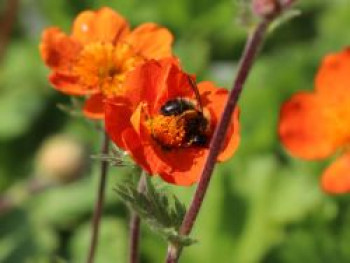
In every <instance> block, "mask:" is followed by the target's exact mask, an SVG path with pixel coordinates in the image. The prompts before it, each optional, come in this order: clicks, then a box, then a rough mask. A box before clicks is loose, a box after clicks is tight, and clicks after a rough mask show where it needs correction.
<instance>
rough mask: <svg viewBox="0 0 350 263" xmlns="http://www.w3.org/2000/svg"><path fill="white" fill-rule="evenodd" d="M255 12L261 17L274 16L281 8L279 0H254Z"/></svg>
mask: <svg viewBox="0 0 350 263" xmlns="http://www.w3.org/2000/svg"><path fill="white" fill-rule="evenodd" d="M252 8H253V12H254V14H256V15H257V16H260V17H266V18H268V17H272V16H274V15H276V14H278V13H279V12H280V10H281V3H280V1H279V0H253V6H252Z"/></svg>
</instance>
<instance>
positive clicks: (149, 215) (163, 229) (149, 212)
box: [115, 179, 196, 246]
mask: <svg viewBox="0 0 350 263" xmlns="http://www.w3.org/2000/svg"><path fill="white" fill-rule="evenodd" d="M115 191H116V193H117V194H118V196H119V198H121V199H122V200H123V201H124V202H125V203H126V204H127V205H128V206H129V207H130V208H131V209H132V210H133V211H135V212H136V213H137V214H138V215H139V216H140V217H141V218H142V219H143V220H144V221H145V222H146V223H148V225H149V227H150V228H151V229H152V230H154V231H155V232H157V233H158V234H160V235H161V236H162V237H163V238H165V239H166V240H168V241H169V242H173V243H177V244H180V245H182V246H188V245H191V244H193V243H195V242H196V241H195V240H193V239H192V238H190V237H187V236H182V235H180V234H179V233H178V230H179V228H180V225H181V223H182V220H183V217H184V215H185V213H186V207H185V205H184V204H182V203H181V202H180V200H179V199H178V198H177V197H176V196H175V195H169V194H168V193H167V192H166V191H165V190H164V189H159V188H156V187H155V186H154V185H153V184H152V182H151V180H150V179H147V180H146V190H145V191H144V192H139V191H138V190H137V185H136V183H135V182H132V181H126V182H124V183H123V184H119V185H117V187H116V188H115Z"/></svg>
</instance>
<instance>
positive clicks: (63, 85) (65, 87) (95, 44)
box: [40, 7, 173, 119]
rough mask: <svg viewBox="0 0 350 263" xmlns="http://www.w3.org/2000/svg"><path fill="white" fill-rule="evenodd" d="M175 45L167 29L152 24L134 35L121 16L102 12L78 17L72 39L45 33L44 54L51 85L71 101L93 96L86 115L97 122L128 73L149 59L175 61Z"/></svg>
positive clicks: (54, 31)
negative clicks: (165, 58) (78, 97)
mask: <svg viewBox="0 0 350 263" xmlns="http://www.w3.org/2000/svg"><path fill="white" fill-rule="evenodd" d="M172 41H173V37H172V35H171V33H170V32H169V31H168V30H167V29H165V28H162V27H159V26H158V25H156V24H153V23H145V24H142V25H140V26H139V27H137V28H135V29H134V30H133V31H130V28H129V25H128V23H127V21H126V20H125V19H124V18H123V17H122V16H121V15H119V14H118V13H116V12H114V11H113V10H111V9H109V8H106V7H104V8H101V9H100V10H98V11H96V12H94V11H84V12H82V13H80V14H79V15H78V16H77V18H76V19H75V21H74V23H73V28H72V33H71V35H70V36H68V35H66V34H65V33H63V32H62V31H61V30H60V29H58V28H56V27H51V28H48V29H46V30H45V31H44V32H43V35H42V42H41V44H40V52H41V56H42V58H43V60H44V61H45V63H46V65H47V66H49V67H50V68H51V70H52V73H51V75H50V77H49V79H50V82H51V83H52V85H53V86H54V87H55V88H56V89H57V90H59V91H61V92H64V93H66V94H68V95H89V98H88V100H87V101H86V104H85V106H84V109H83V111H84V113H85V115H86V116H87V117H89V118H96V119H99V118H103V101H104V99H105V98H110V97H113V96H115V95H118V94H119V93H120V92H121V90H122V88H123V83H124V80H125V75H126V73H127V72H128V71H130V70H131V69H133V68H134V67H135V66H136V65H138V64H140V63H143V62H144V61H145V60H146V59H152V58H153V59H159V58H163V57H168V56H171V43H172Z"/></svg>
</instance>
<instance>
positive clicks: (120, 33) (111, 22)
mask: <svg viewBox="0 0 350 263" xmlns="http://www.w3.org/2000/svg"><path fill="white" fill-rule="evenodd" d="M128 32H129V25H128V23H127V21H126V20H125V19H124V17H122V16H121V15H120V14H118V13H117V12H115V11H113V10H112V9H110V8H108V7H103V8H101V9H100V10H98V11H96V12H93V11H84V12H82V13H80V14H79V15H78V16H77V18H76V19H75V21H74V24H73V29H72V37H73V38H74V39H77V40H79V41H80V42H81V43H83V44H86V43H90V42H94V41H100V42H115V41H117V40H118V39H120V38H122V37H124V36H125V35H126V34H127V33H128Z"/></svg>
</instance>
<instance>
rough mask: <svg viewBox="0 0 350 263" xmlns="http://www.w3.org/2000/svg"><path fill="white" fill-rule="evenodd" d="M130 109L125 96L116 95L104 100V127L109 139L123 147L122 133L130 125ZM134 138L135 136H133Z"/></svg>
mask: <svg viewBox="0 0 350 263" xmlns="http://www.w3.org/2000/svg"><path fill="white" fill-rule="evenodd" d="M131 115H132V110H131V108H130V105H128V103H127V102H126V101H125V98H122V97H116V98H113V99H108V100H106V101H105V128H106V131H107V133H108V135H109V137H110V138H111V140H112V141H113V142H114V143H115V144H116V145H117V146H118V147H120V148H123V149H125V144H124V139H123V137H122V133H123V132H124V131H125V130H127V129H128V128H130V127H131V124H130V117H131ZM134 139H135V140H136V139H137V138H134Z"/></svg>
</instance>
